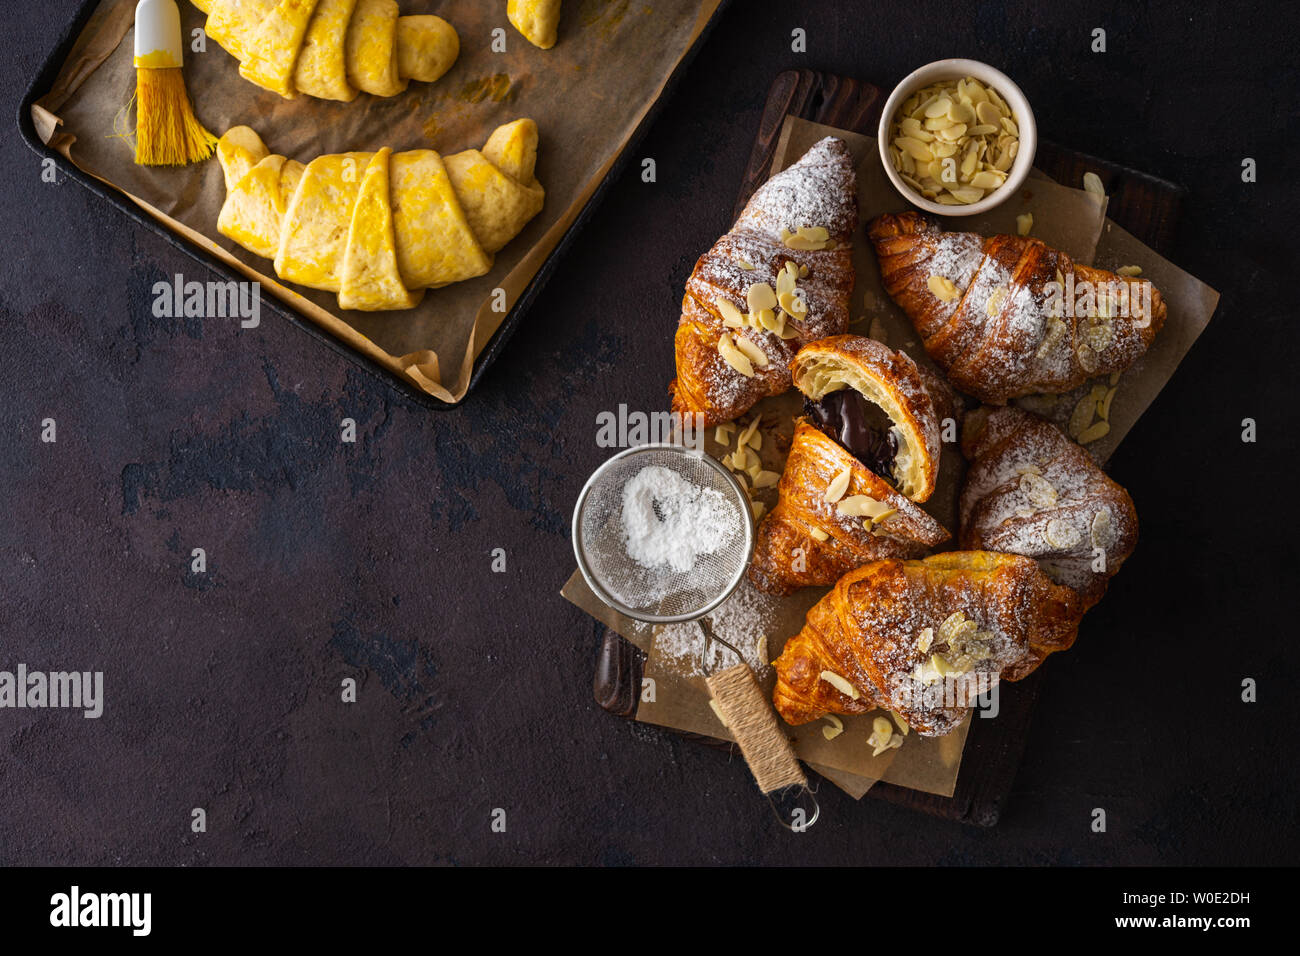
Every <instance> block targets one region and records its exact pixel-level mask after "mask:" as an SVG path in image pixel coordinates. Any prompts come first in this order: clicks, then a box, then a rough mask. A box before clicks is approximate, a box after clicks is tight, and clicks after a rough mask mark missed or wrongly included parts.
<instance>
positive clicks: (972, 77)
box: [880, 60, 1037, 216]
mask: <svg viewBox="0 0 1300 956" xmlns="http://www.w3.org/2000/svg"><path fill="white" fill-rule="evenodd" d="M1036 143H1037V135H1036V132H1035V127H1034V118H1033V114H1032V112H1030V110H1029V104H1028V102H1027V101H1026V100H1025V98H1024V94H1023V93H1021V91H1020V89H1019V88H1018V87H1016V86H1015V84H1013V83H1012V82H1011V81H1010V79H1008V78H1007V77H1006V76H1004V75H1003V74H1002V73H1000V72H998V71H997V70H994V69H993V68H992V67H990V66H987V65H986V64H982V63H979V62H977V61H975V60H940V61H938V62H937V63H931V64H929V65H928V66H925V67H922V68H921V69H920V70H917V71H916V72H915V73H913V74H912V75H911V76H909V77H908V78H907V79H906V80H904V81H903V82H902V83H900V84H899V86H898V87H897V88H896V89H895V90H894V92H893V94H892V95H891V96H890V98H889V101H888V102H887V103H886V104H885V110H884V112H883V114H882V116H881V120H880V157H881V161H882V162H883V163H884V166H885V172H886V173H887V174H888V176H889V178H890V180H891V181H892V182H893V184H894V186H895V187H896V188H897V189H898V190H899V192H901V193H902V194H903V195H904V197H905V198H907V199H908V201H909V202H912V203H913V204H914V205H917V206H920V207H921V208H922V209H925V210H927V211H928V212H934V213H939V214H943V215H949V216H962V215H970V214H973V213H976V212H982V211H984V210H986V209H989V208H991V207H992V206H995V205H997V204H998V203H999V202H1001V201H1002V200H1003V199H1004V198H1006V196H1007V195H1009V194H1010V193H1011V192H1013V191H1014V190H1015V189H1016V188H1018V187H1019V186H1020V184H1021V183H1022V182H1023V181H1024V179H1025V177H1026V176H1027V175H1028V173H1029V168H1030V167H1031V166H1032V165H1033V154H1034V148H1035V146H1036Z"/></svg>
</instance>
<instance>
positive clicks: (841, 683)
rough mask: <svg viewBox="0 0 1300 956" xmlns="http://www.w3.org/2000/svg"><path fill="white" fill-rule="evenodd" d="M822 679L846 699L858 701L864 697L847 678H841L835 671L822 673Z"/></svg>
mask: <svg viewBox="0 0 1300 956" xmlns="http://www.w3.org/2000/svg"><path fill="white" fill-rule="evenodd" d="M821 679H822V680H824V681H825V682H826V683H828V684H830V685H831V686H832V687H834V688H835V689H836V690H837V691H839V692H840V693H841V694H843V695H844V696H845V697H849V698H851V699H853V700H858V699H859V698H860V697H861V696H862V695H861V694H859V693H858V689H857V688H856V687H854V686H853V685H852V684H850V683H849V681H848V679H847V678H845V677H841V676H840V675H839V674H837V673H835V672H834V671H822V672H821Z"/></svg>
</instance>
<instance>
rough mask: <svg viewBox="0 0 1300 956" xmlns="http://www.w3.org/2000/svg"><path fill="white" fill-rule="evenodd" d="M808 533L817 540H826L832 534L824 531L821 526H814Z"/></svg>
mask: <svg viewBox="0 0 1300 956" xmlns="http://www.w3.org/2000/svg"><path fill="white" fill-rule="evenodd" d="M808 534H809V536H811V537H812V538H813V540H815V541H825V540H826V539H827V538H829V537H830V535H829V534H827V533H826V532H825V531H823V530H822V529H821V528H813V529H811V530H810V531H809V532H808Z"/></svg>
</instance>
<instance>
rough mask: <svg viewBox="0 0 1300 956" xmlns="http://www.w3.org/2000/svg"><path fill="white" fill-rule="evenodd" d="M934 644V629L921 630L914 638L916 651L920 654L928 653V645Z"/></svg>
mask: <svg viewBox="0 0 1300 956" xmlns="http://www.w3.org/2000/svg"><path fill="white" fill-rule="evenodd" d="M933 643H934V628H932V627H926V628H922V630H921V633H920V634H918V635H917V638H916V649H917V650H918V651H920V652H921V653H922V654H925V653H928V652H929V650H930V645H931V644H933Z"/></svg>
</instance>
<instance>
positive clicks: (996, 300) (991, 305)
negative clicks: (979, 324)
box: [984, 285, 1007, 315]
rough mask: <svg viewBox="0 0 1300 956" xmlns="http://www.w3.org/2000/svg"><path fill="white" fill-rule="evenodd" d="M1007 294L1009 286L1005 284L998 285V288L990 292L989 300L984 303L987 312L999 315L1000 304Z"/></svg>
mask: <svg viewBox="0 0 1300 956" xmlns="http://www.w3.org/2000/svg"><path fill="white" fill-rule="evenodd" d="M1006 295H1007V287H1006V286H1004V285H1000V286H998V287H997V288H996V289H994V290H993V291H992V293H990V294H989V300H988V301H987V302H985V303H984V311H985V312H987V313H988V314H989V315H997V314H998V305H999V304H1000V303H1001V302H1002V300H1003V299H1004V298H1006Z"/></svg>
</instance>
